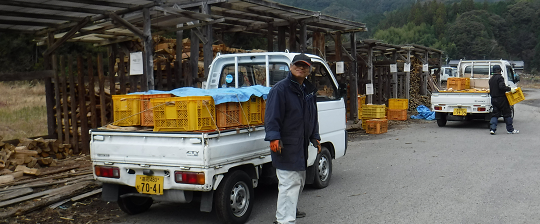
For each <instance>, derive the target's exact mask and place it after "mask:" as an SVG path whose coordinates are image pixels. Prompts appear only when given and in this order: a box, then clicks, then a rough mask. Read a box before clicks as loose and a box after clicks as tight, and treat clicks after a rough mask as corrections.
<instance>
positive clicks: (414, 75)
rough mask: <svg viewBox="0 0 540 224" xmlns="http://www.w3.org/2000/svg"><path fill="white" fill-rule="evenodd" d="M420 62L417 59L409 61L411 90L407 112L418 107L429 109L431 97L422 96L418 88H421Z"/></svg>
mask: <svg viewBox="0 0 540 224" xmlns="http://www.w3.org/2000/svg"><path fill="white" fill-rule="evenodd" d="M421 75H422V62H421V61H420V59H418V58H416V57H415V58H412V59H411V82H410V84H411V88H410V91H409V94H410V98H409V111H416V108H417V107H418V106H420V105H424V106H426V107H431V97H430V96H422V95H421V94H420V88H421V87H422V79H421Z"/></svg>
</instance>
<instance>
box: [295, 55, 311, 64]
mask: <svg viewBox="0 0 540 224" xmlns="http://www.w3.org/2000/svg"><path fill="white" fill-rule="evenodd" d="M299 61H301V62H304V63H306V64H307V65H309V66H311V58H310V57H308V56H307V55H305V54H304V53H302V54H297V55H296V56H294V58H293V60H292V63H293V64H296V62H299Z"/></svg>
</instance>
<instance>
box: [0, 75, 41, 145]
mask: <svg viewBox="0 0 540 224" xmlns="http://www.w3.org/2000/svg"><path fill="white" fill-rule="evenodd" d="M46 134H47V107H46V102H45V85H44V84H43V83H42V82H37V81H18V82H0V136H2V137H3V138H4V140H10V139H19V138H27V137H33V136H40V135H46Z"/></svg>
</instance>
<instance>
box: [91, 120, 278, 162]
mask: <svg viewBox="0 0 540 224" xmlns="http://www.w3.org/2000/svg"><path fill="white" fill-rule="evenodd" d="M264 134H265V132H264V127H263V126H258V127H252V128H251V129H250V130H248V129H239V130H227V131H222V132H210V133H196V132H150V131H134V132H126V131H111V130H99V129H94V130H91V141H90V144H91V148H92V151H91V154H92V155H91V157H92V158H93V161H94V162H108V163H130V164H147V165H152V164H159V165H165V166H189V167H200V168H202V167H205V168H208V167H218V166H223V165H225V164H228V163H232V162H236V161H242V160H249V159H252V158H256V157H263V156H268V155H270V150H268V143H267V142H265V141H264ZM268 157H269V156H268Z"/></svg>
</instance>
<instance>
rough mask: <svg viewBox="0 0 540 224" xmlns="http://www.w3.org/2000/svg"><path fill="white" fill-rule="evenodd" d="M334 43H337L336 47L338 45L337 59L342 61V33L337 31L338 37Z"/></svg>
mask: <svg viewBox="0 0 540 224" xmlns="http://www.w3.org/2000/svg"><path fill="white" fill-rule="evenodd" d="M334 44H335V47H336V57H335V61H341V55H342V52H341V46H342V43H341V33H340V32H336V39H335V40H334Z"/></svg>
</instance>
